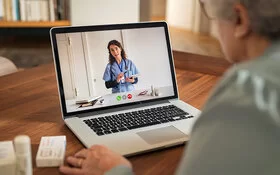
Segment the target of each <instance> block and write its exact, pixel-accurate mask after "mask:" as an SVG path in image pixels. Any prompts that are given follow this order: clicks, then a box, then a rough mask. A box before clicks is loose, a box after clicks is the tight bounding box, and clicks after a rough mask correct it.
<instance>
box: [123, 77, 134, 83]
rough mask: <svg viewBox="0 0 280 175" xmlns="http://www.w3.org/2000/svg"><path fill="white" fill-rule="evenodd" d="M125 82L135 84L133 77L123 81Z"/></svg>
mask: <svg viewBox="0 0 280 175" xmlns="http://www.w3.org/2000/svg"><path fill="white" fill-rule="evenodd" d="M125 82H128V83H134V82H135V79H134V77H131V78H126V79H125Z"/></svg>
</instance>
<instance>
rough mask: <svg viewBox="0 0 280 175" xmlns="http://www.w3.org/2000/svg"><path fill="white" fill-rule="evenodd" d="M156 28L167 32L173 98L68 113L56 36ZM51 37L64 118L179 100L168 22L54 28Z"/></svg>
mask: <svg viewBox="0 0 280 175" xmlns="http://www.w3.org/2000/svg"><path fill="white" fill-rule="evenodd" d="M154 27H163V28H164V31H165V38H166V44H167V50H168V57H169V64H170V70H171V74H172V84H173V90H174V95H173V96H167V97H162V98H157V99H152V100H145V101H136V102H130V103H125V104H120V105H112V106H108V107H102V108H94V109H88V110H81V111H76V112H67V108H66V100H65V95H64V87H63V81H62V74H61V67H60V62H59V54H58V46H57V39H56V34H63V33H79V32H94V31H109V30H126V29H141V28H154ZM50 37H51V42H52V50H53V57H54V61H55V67H56V75H57V82H58V89H59V95H60V104H61V108H62V112H63V116H64V118H67V117H69V116H73V115H78V114H84V113H89V112H97V111H104V110H108V109H112V108H117V107H124V106H125V107H128V106H133V105H139V104H145V103H150V102H156V101H162V100H170V99H177V98H178V89H177V82H176V76H175V67H174V61H173V55H172V50H171V45H170V37H169V31H168V26H167V23H166V22H144V23H126V24H108V25H94V26H68V27H54V28H52V29H51V30H50Z"/></svg>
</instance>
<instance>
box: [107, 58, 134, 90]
mask: <svg viewBox="0 0 280 175" xmlns="http://www.w3.org/2000/svg"><path fill="white" fill-rule="evenodd" d="M121 72H123V73H124V78H129V77H131V76H132V75H135V74H139V72H138V69H137V68H136V66H135V64H134V63H133V62H132V61H131V60H129V59H122V61H121V62H120V64H118V63H117V62H116V61H115V62H114V63H113V64H112V65H111V64H110V63H108V64H107V66H106V68H105V72H104V74H103V80H104V81H105V82H106V81H115V80H116V79H117V77H118V75H119V74H120V73H121ZM133 90H134V85H133V84H132V83H128V82H124V81H121V82H120V83H119V84H118V85H117V87H113V88H112V93H119V92H129V91H133Z"/></svg>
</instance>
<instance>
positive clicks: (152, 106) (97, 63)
mask: <svg viewBox="0 0 280 175" xmlns="http://www.w3.org/2000/svg"><path fill="white" fill-rule="evenodd" d="M50 36H51V43H52V50H53V57H54V62H55V69H56V75H57V82H58V93H59V97H60V106H61V113H62V119H63V120H64V122H65V124H66V125H67V126H68V127H69V128H70V130H71V131H72V132H73V133H74V134H75V135H76V136H77V138H78V139H79V140H80V141H81V142H82V143H83V144H84V146H86V147H87V148H89V147H91V146H92V145H95V144H99V145H100V144H101V145H105V146H107V147H109V148H110V149H112V150H113V151H115V152H117V153H120V154H122V155H124V156H131V155H135V154H139V153H143V152H148V151H152V150H157V149H162V148H167V147H171V146H175V145H180V144H184V143H185V142H186V141H188V140H189V134H190V132H191V129H192V126H193V124H194V122H195V121H196V119H197V117H198V115H199V113H200V111H199V110H198V109H196V108H194V107H193V106H191V105H189V104H187V103H185V102H183V101H181V100H180V99H179V94H178V89H177V83H176V75H175V69H174V61H173V57H172V49H171V45H170V38H169V32H168V26H167V24H166V23H165V22H147V23H129V24H113V25H95V26H76V27H72V26H71V27H55V28H52V29H51V30H50ZM116 50H118V51H119V52H116ZM109 58H110V59H109ZM118 76H119V78H118Z"/></svg>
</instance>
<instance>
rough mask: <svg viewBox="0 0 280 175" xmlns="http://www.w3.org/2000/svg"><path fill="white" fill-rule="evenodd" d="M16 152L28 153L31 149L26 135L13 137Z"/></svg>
mask: <svg viewBox="0 0 280 175" xmlns="http://www.w3.org/2000/svg"><path fill="white" fill-rule="evenodd" d="M14 145H15V151H16V153H17V154H22V153H29V152H30V151H31V146H30V138H29V137H28V136H27V135H19V136H16V137H15V139H14Z"/></svg>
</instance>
